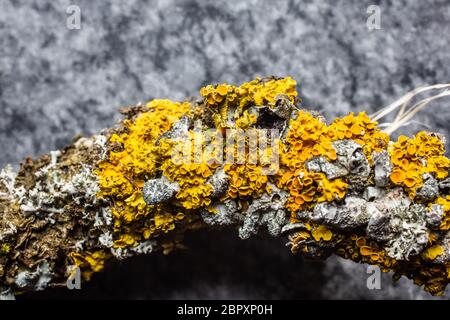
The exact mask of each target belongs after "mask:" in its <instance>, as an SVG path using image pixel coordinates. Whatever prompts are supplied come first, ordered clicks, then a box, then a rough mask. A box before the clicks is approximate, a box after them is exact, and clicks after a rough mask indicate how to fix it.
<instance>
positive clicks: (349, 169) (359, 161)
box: [306, 140, 371, 190]
mask: <svg viewBox="0 0 450 320" xmlns="http://www.w3.org/2000/svg"><path fill="white" fill-rule="evenodd" d="M333 148H334V149H335V150H336V154H337V159H336V160H334V161H328V160H327V159H325V158H324V157H322V156H319V157H314V158H313V159H311V160H309V161H307V163H306V168H307V169H308V170H309V171H313V172H322V173H324V174H326V176H327V178H328V179H336V178H343V177H345V178H346V179H347V180H348V181H349V189H350V190H359V189H362V188H364V187H365V186H366V185H367V183H368V182H367V181H368V178H369V175H370V172H371V169H370V165H369V161H368V160H367V158H366V156H365V155H364V153H363V152H362V147H361V145H359V144H358V143H356V142H355V141H353V140H338V141H335V142H333Z"/></svg>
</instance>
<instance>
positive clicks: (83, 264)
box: [69, 251, 109, 280]
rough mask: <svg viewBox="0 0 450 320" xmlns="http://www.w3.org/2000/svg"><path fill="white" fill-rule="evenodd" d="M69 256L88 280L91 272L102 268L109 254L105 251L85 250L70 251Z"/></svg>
mask: <svg viewBox="0 0 450 320" xmlns="http://www.w3.org/2000/svg"><path fill="white" fill-rule="evenodd" d="M69 256H70V258H71V259H72V261H73V264H74V265H76V266H78V267H79V268H80V269H81V270H82V274H83V277H84V278H85V279H86V280H90V278H91V276H92V274H93V273H96V272H100V271H102V270H103V268H104V267H105V261H106V260H107V259H108V257H109V254H108V253H106V252H105V251H95V252H89V251H86V252H83V253H79V252H71V253H70V255H69Z"/></svg>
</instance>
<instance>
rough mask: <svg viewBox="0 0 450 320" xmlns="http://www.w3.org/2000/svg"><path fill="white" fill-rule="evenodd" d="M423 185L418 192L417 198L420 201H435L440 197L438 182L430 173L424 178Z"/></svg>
mask: <svg viewBox="0 0 450 320" xmlns="http://www.w3.org/2000/svg"><path fill="white" fill-rule="evenodd" d="M422 179H423V185H422V187H421V188H420V189H419V190H417V193H416V197H417V199H418V200H419V201H433V200H434V199H436V198H437V197H438V196H439V185H438V182H437V180H436V179H435V178H434V177H433V176H432V175H431V174H429V173H425V174H424V175H423V176H422Z"/></svg>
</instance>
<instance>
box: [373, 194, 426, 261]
mask: <svg viewBox="0 0 450 320" xmlns="http://www.w3.org/2000/svg"><path fill="white" fill-rule="evenodd" d="M368 210H369V211H370V215H371V217H370V220H369V223H368V226H367V230H366V232H367V235H368V236H369V237H370V238H372V239H374V240H376V241H378V242H380V243H386V252H387V254H388V255H389V256H390V257H392V258H395V259H397V260H409V259H410V258H411V257H413V256H416V255H418V254H419V253H420V252H422V251H423V249H424V248H425V245H426V244H427V241H428V229H427V227H426V225H427V221H426V216H427V214H428V210H427V208H426V207H425V206H424V205H421V204H415V203H414V204H413V203H412V202H411V200H410V199H409V197H408V195H407V194H406V193H405V192H404V191H403V190H402V189H401V188H396V189H393V190H391V191H390V192H388V193H387V194H386V195H385V196H383V197H380V198H378V199H377V200H375V201H374V202H372V203H369V205H368Z"/></svg>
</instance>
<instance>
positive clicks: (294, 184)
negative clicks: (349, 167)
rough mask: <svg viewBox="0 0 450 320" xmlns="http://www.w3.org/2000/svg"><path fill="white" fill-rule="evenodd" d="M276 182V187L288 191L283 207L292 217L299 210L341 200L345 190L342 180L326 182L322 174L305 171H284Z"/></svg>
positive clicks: (345, 185)
mask: <svg viewBox="0 0 450 320" xmlns="http://www.w3.org/2000/svg"><path fill="white" fill-rule="evenodd" d="M278 182H279V183H278V187H280V188H285V189H287V190H289V193H290V197H289V199H288V200H287V202H286V204H285V207H286V208H287V209H289V210H290V211H291V213H292V216H293V217H295V216H296V213H297V212H298V211H299V210H307V209H311V208H312V207H313V206H314V205H315V204H316V203H319V202H325V201H327V202H330V201H333V200H335V199H342V198H343V197H344V196H345V192H346V189H347V183H346V182H344V181H343V180H342V179H333V180H328V179H327V177H326V176H325V174H323V173H316V172H309V171H306V170H305V169H297V170H295V171H286V172H285V173H284V174H283V175H282V176H281V178H280V180H279V181H278Z"/></svg>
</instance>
